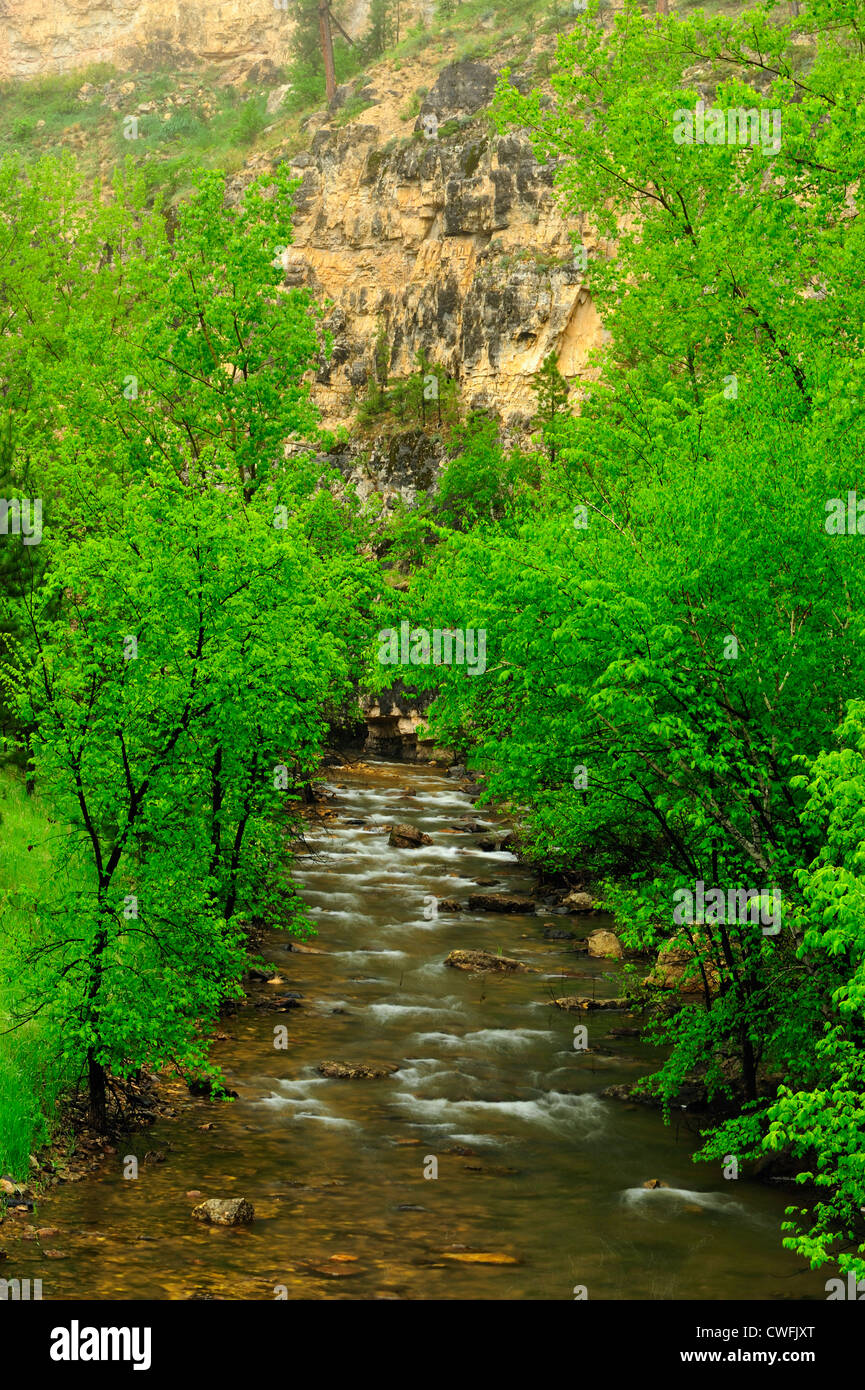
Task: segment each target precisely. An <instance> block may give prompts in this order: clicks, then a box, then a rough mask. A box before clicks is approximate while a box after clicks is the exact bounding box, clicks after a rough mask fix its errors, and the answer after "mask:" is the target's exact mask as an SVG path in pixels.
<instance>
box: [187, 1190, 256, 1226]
mask: <svg viewBox="0 0 865 1390" xmlns="http://www.w3.org/2000/svg"><path fill="white" fill-rule="evenodd" d="M192 1215H193V1216H194V1217H195V1219H196V1221H206V1222H208V1223H209V1224H210V1225H211V1226H248V1225H249V1223H250V1222H251V1221H254V1220H255V1208H254V1207H253V1205H252V1203H251V1202H247V1200H246V1198H245V1197H209V1198H208V1200H207V1201H206V1202H199V1204H198V1206H197V1207H193V1208H192Z"/></svg>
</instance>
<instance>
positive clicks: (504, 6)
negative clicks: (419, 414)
mask: <svg viewBox="0 0 865 1390" xmlns="http://www.w3.org/2000/svg"><path fill="white" fill-rule="evenodd" d="M70 3H71V4H72V6H73V13H72V14H70V11H69V10H68V9H64V16H65V17H61V16H60V13H59V6H58V5H57V4H56V0H50V2H49V3H48V4H47V5H45V6H42V7H39V6H37V5H36V4H34V3H33V0H0V35H2V37H0V71H2V70H3V67H4V64H5V69H6V71H7V72H8V71H15V72H29V71H36V72H45V73H48V74H51V73H54V74H55V76H54V78H52V77H51V76H50V75H49V76H46V77H43V78H41V79H39V80H38V81H36V82H33V83H29V84H28V83H26V82H25V83H21V84H19V83H16V84H13V85H12V86H11V87H10V85H9V84H8V83H7V89H6V94H7V97H8V98H9V99H8V100H7V103H6V114H5V117H4V114H3V112H2V110H0V151H2V148H3V147H5V148H7V149H8V148H12V149H20V150H21V151H22V152H23V153H24V155H25V157H36V156H38V154H40V153H44V152H47V153H52V154H56V153H60V152H62V151H64V150H69V151H71V152H73V153H74V154H75V156H76V158H77V159H78V160H79V162H80V163H81V165H82V167H83V168H84V169H85V171H86V172H87V173H88V174H89V173H90V172H91V171H92V173H93V174H94V175H100V176H101V177H102V178H103V179H104V178H107V176H108V175H109V174H110V171H111V168H112V166H113V165H114V164H115V163H116V162H117V161H118V160H119V159H126V158H129V157H131V158H132V159H133V160H135V161H136V162H143V163H144V165H145V166H146V167H147V169H148V177H149V178H151V179H152V181H153V183H154V186H157V187H161V189H162V190H163V192H164V193H165V195H166V196H168V197H169V198H177V197H183V196H185V194H186V191H187V188H188V180H189V175H190V171H191V169H192V167H193V166H194V165H195V164H197V163H199V162H209V163H211V164H213V163H216V164H217V165H218V166H219V167H221V168H224V169H226V170H227V171H228V173H229V174H230V176H231V182H230V189H231V196H236V195H237V194H238V193H239V191H240V190H241V188H242V187H243V185H244V184H245V183H247V182H248V181H249V180H250V179H251V178H252V177H253V176H254V175H256V174H257V173H259V172H261V171H262V170H264V169H267V168H271V167H273V166H275V165H276V164H277V163H285V162H288V163H289V165H290V167H291V169H292V172H293V173H294V174H296V176H297V178H298V180H299V189H298V194H297V215H296V227H295V241H294V244H293V245H292V246H291V247H290V248H289V249H288V251H287V252H286V253H285V255H284V265H285V283H286V285H287V286H292V285H304V286H308V287H310V288H311V289H312V290H313V291H314V293H315V294H316V296H317V297H318V299H319V300H320V301H321V302H323V303H325V304H326V306H327V308H326V327H327V329H328V330H329V333H330V335H331V337H332V343H333V348H332V353H331V355H330V357H329V359H328V360H325V359H324V357H323V358H322V363H321V367H320V370H319V372H318V374H317V378H316V380H315V382H314V392H315V395H316V400H317V404H318V405H319V408H320V410H321V413H322V418H323V421H324V424H325V426H326V427H328V428H329V429H331V430H333V431H338V430H340V429H341V428H344V429H346V430H348V431H349V432H350V433H351V435H352V439H351V442H350V443H349V444H347V445H346V446H345V449H344V452H343V453H342V454H341V455H340V456H339V458H338V461H339V462H340V465H341V466H342V467H343V471H344V472H345V474H346V476H347V477H348V478H350V479H351V480H352V481H353V482H354V483H355V484H356V485H357V486H358V488H359V491H360V493H361V495H367V494H368V493H370V492H372V491H375V492H377V493H379V494H380V495H381V496H382V498H383V500H384V502H385V505H388V504H390V505H392V504H393V502H394V499H395V497H396V495H397V494H399V495H400V496H402V497H403V498H404V499H405V500H406V501H408V502H411V501H412V500H413V499H414V498H415V496H416V495H417V493H418V492H419V491H426V490H428V489H429V488H430V487H431V486H433V484H434V482H435V478H436V474H437V470H438V467H439V465H440V463H441V460H442V457H443V454H444V452H445V450H446V448H447V430H445V431H444V433H442V432H441V431H440V430H437V429H436V427H435V426H436V424H437V423H438V422H437V421H435V420H432V419H431V420H430V421H426V420H425V421H424V423H423V427H420V422H419V421H414V420H412V421H406V420H402V421H398V420H394V419H389V418H372V419H370V418H369V417H368V416H367V417H364V414H363V412H364V406H365V404H366V405H368V403H369V399H370V397H371V396H372V395H373V394H374V385H373V382H374V360H375V351H376V340H377V339H379V341H381V339H382V337H383V338H384V341H385V342H386V343H387V346H388V349H389V366H388V370H389V374H390V378H391V380H396V381H397V382H399V381H400V380H403V381H405V380H407V379H408V378H409V377H410V376H411V375H412V373H416V372H417V354H418V353H419V352H423V353H425V354H426V357H427V359H428V360H429V362H430V363H432V364H434V365H435V366H436V367H437V368H438V369H440V371H441V372H442V373H444V374H446V376H447V377H448V378H449V380H450V382H452V383H453V387H452V390H453V392H454V396H455V399H456V402H457V406H458V409H459V411H460V413H462V414H463V415H464V414H465V412H466V411H467V410H470V409H478V408H481V407H485V408H488V409H490V410H493V411H495V412H496V413H497V414H498V415H499V416H500V418H501V420H502V421H503V423H504V425H505V427H506V431H507V434H508V436H509V437H510V438H511V439H512V440H513V441H514V442H516V441H518V440H523V441H524V440H525V439H526V437H527V434H528V432H529V429H530V421H531V417H532V414H533V412H534V409H535V399H534V396H533V393H532V390H531V384H532V377H533V374H534V373H535V372H536V371H537V369H538V367H539V366H540V365H541V363H542V361H543V359H544V358H545V357H546V355H547V354H549V353H551V352H553V353H555V354H556V357H557V359H558V363H559V367H560V370H561V371H562V372H563V374H564V375H565V376H566V377H568V378H569V379H570V380H571V382H572V383H573V388H574V402H575V404H576V403H577V401H578V398H579V384H580V381H581V380H584V379H585V378H586V377H587V376H588V375H590V374H591V372H592V368H591V365H590V354H591V352H592V350H593V349H595V348H596V347H597V346H598V345H599V344H600V343H601V341H602V338H603V331H602V327H601V324H600V321H599V318H598V315H597V312H596V310H595V307H594V305H593V303H592V298H591V294H590V291H589V289H588V286H587V279H588V277H589V276H590V274H591V257H592V255H593V254H595V253H597V251H598V249H599V248H597V246H596V244H595V242H594V239H593V237H592V233H591V225H590V222H589V220H588V218H580V219H579V220H578V221H576V222H573V223H570V224H569V223H567V222H566V221H565V220H563V218H562V217H561V215H560V213H559V212H558V211H557V208H556V202H555V196H554V190H553V174H554V171H553V169H552V168H550V167H542V166H540V165H538V164H537V163H536V161H535V160H534V158H533V156H532V152H531V149H530V146H529V143H528V140H527V139H526V138H525V137H524V136H522V135H520V134H519V133H511V134H507V135H504V136H500V135H498V134H497V133H496V131H495V130H494V128H493V125H492V122H491V121H490V119H489V106H490V102H491V100H492V97H493V93H494V88H495V83H496V77H497V74H498V72H499V71H500V70H501V68H502V67H504V66H506V65H507V66H509V67H510V68H511V69H512V71H513V73H514V78H515V80H516V81H517V82H518V83H523V82H525V83H528V82H531V83H532V84H533V85H540V86H541V87H542V88H543V87H544V84H545V82H546V79H547V75H548V72H549V64H550V58H551V55H552V52H553V49H554V47H555V41H556V40H555V36H556V32H557V31H561V30H563V29H566V28H568V27H570V25H572V24H573V23H574V22H576V20H575V16H574V15H573V13H570V12H569V8H565V6H564V3H562V4H561V5H560V4H558V3H551V0H520V3H519V4H517V3H515V0H489V3H482V0H461V3H460V4H458V5H457V7H456V11H455V14H454V16H453V17H452V18H450V19H448V20H446V21H445V20H441V19H437V18H436V17H435V14H434V13H433V7H432V5H431V4H428V3H425V0H420V3H419V4H417V5H406V6H405V14H404V24H403V31H402V32H403V39H402V41H401V42H400V43H399V44H398V45H397V47H396V48H395V49H393V50H392V51H391V53H390V54H389V55H388V56H387V57H386V58H385V59H383V60H381V61H379V62H377V63H372V64H370V65H368V66H367V68H366V69H365V71H363V72H362V73H361V74H360V75H359V76H357V77H356V78H355V79H354V80H353V81H351V82H347V83H346V84H345V85H344V86H342V87H341V88H340V90H339V92H338V100H337V103H336V104H335V107H334V109H332V110H328V109H327V108H325V107H321V108H319V109H318V110H312V109H310V108H309V107H307V109H306V110H303V109H300V108H299V104H298V101H297V93H295V92H293V89H292V86H291V84H290V82H288V81H287V80H286V79H287V76H290V73H286V71H285V68H284V67H281V66H280V65H279V63H278V62H277V61H276V60H278V59H279V58H280V57H281V56H282V55H283V52H284V35H285V33H286V32H287V31H286V28H285V26H286V25H287V24H289V23H290V18H289V16H290V8H289V10H288V11H287V12H283V11H282V10H281V9H279V8H277V7H275V6H274V4H273V0H250V3H249V4H243V5H241V4H240V3H239V2H238V0H221V3H220V4H219V5H217V6H216V7H212V8H209V7H190V6H187V5H180V4H175V3H169V0H144V2H143V3H138V4H136V5H132V4H129V3H128V0H100V3H99V4H97V3H96V0H70ZM368 7H369V0H352V3H345V4H344V5H343V6H342V8H341V9H340V14H341V15H342V17H343V18H344V19H345V20H346V22H347V23H348V24H349V25H350V26H351V27H352V28H353V30H354V31H355V32H361V31H362V30H363V28H364V26H365V23H366V16H367V13H368ZM52 26H53V27H52ZM61 35H62V42H61V39H60V37H59V36H61ZM52 36H53V37H52ZM107 55H110V56H112V57H113V59H114V60H115V63H116V64H119V66H115V69H114V72H113V74H112V75H111V76H110V77H109V78H108V80H107V81H106V80H105V77H106V76H107V73H102V74H101V76H100V77H97V76H96V75H95V73H94V74H89V75H86V77H87V80H85V75H84V74H83V73H82V80H81V83H80V84H76V83H74V80H73V79H71V78H67V77H62V78H60V77H57V76H56V74H57V73H58V72H62V71H63V69H65V68H67V67H70V66H72V67H74V68H75V69H76V70H79V69H81V67H82V65H83V64H84V63H85V62H88V61H90V60H94V59H97V58H104V57H106V56H107ZM160 57H161V59H162V61H161V63H160ZM154 64H155V65H156V66H155V67H154V66H153V65H154ZM91 76H92V80H90V77H91ZM52 81H53V82H54V84H55V86H56V87H57V90H56V91H55V89H54V87H52V86H51V83H52ZM70 81H71V82H72V83H73V85H72V86H69V83H70ZM58 84H60V85H59V86H58ZM61 87H62V90H61ZM244 108H250V111H251V114H252V115H255V116H256V119H257V123H254V125H253V127H252V129H251V132H250V128H249V127H247V129H246V131H245V132H244V134H243V138H242V139H241V138H239V136H238V134H237V132H238V129H239V128H238V127H237V126H236V124H235V122H236V121H237V119H238V112H241V111H243V110H244ZM252 108H255V110H254V111H253V110H252ZM130 116H132V117H135V127H136V131H137V134H136V138H135V139H134V140H129V138H128V122H129V117H130ZM587 211H588V210H587ZM575 238H576V239H577V240H578V241H581V242H582V244H583V245H584V246H585V247H586V248H587V251H588V255H589V266H588V270H586V269H584V268H583V267H582V265H581V263H580V261H579V260H575V257H574V250H573V242H574V239H575ZM359 415H360V424H361V427H360V428H358V424H359Z"/></svg>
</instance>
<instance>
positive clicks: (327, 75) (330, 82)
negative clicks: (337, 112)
mask: <svg viewBox="0 0 865 1390" xmlns="http://www.w3.org/2000/svg"><path fill="white" fill-rule="evenodd" d="M318 32H319V37H320V39H321V54H322V57H323V58H324V81H325V86H326V88H327V102H328V106H329V105H330V104H331V103H332V101H333V99H334V97H335V96H336V73H335V72H334V69H333V35H332V34H331V31H330V8H329V6H328V0H318Z"/></svg>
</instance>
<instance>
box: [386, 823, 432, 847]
mask: <svg viewBox="0 0 865 1390" xmlns="http://www.w3.org/2000/svg"><path fill="white" fill-rule="evenodd" d="M388 844H389V845H395V846H396V848H397V849H420V847H421V845H431V844H432V837H431V836H430V835H424V833H423V831H422V830H418V829H417V827H416V826H414V825H395V826H394V827H393V829H392V830H391V832H390V836H389V838H388Z"/></svg>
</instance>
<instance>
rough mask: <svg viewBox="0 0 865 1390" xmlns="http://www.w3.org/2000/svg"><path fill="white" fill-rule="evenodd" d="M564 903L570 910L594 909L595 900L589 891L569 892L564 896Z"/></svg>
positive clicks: (585, 910) (588, 910)
mask: <svg viewBox="0 0 865 1390" xmlns="http://www.w3.org/2000/svg"><path fill="white" fill-rule="evenodd" d="M564 905H565V907H567V908H568V909H569V910H570V911H571V912H594V911H595V900H594V898H593V897H592V895H591V893H569V894H568V896H567V897H566V898H565V902H564Z"/></svg>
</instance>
